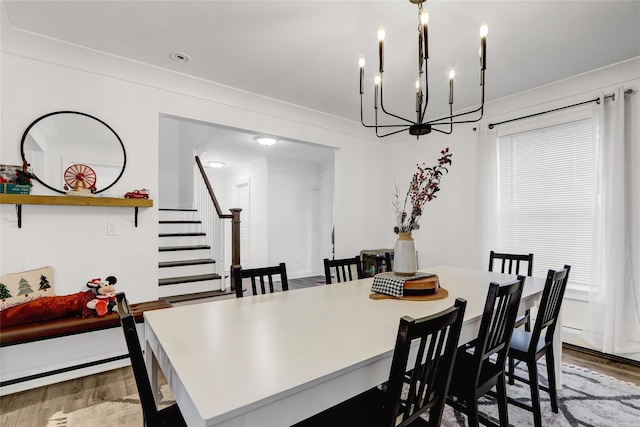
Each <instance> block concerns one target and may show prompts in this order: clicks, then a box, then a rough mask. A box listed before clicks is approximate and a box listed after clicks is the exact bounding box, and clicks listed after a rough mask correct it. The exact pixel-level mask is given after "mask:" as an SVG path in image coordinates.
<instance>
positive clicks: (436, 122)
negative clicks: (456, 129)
mask: <svg viewBox="0 0 640 427" xmlns="http://www.w3.org/2000/svg"><path fill="white" fill-rule="evenodd" d="M478 111H479V112H480V117H478V118H477V119H475V120H456V121H453V118H454V117H461V116H465V115H467V114H473V113H477V112H478ZM483 115H484V104H482V105H481V106H480V107H478V108H477V109H475V110H473V111H467V112H466V113H458V114H454V115H451V116H449V117H441V118H439V119H433V120H431V121H429V122H426V123H428V124H430V125H431V126H442V125H448V124H451V125H459V124H463V123H476V122H479V121H480V120H482V117H483ZM442 120H450V121H448V122H442Z"/></svg>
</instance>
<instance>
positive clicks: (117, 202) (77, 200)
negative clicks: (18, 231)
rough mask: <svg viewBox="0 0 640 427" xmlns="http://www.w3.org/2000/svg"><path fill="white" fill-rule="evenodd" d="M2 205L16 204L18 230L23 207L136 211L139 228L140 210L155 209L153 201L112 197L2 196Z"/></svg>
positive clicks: (0, 202)
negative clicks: (85, 207)
mask: <svg viewBox="0 0 640 427" xmlns="http://www.w3.org/2000/svg"><path fill="white" fill-rule="evenodd" d="M0 204H3V205H6V204H15V205H16V213H17V215H18V228H22V205H66V206H112V207H132V208H134V209H135V226H136V227H137V226H138V208H150V207H153V200H151V199H124V198H122V199H120V198H112V197H76V196H38V195H31V194H0Z"/></svg>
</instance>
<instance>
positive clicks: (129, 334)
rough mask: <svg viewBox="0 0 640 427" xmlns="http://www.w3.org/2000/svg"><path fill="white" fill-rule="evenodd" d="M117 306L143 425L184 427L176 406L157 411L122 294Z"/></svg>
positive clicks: (133, 327)
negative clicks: (136, 389)
mask: <svg viewBox="0 0 640 427" xmlns="http://www.w3.org/2000/svg"><path fill="white" fill-rule="evenodd" d="M116 301H117V304H118V314H119V315H120V323H121V324H122V330H123V331H124V338H125V340H126V342H127V349H128V350H129V359H130V360H131V367H132V368H133V376H134V378H135V380H136V386H137V387H138V395H139V397H140V404H141V405H142V415H143V417H144V425H145V426H147V427H156V426H158V427H160V426H167V427H180V426H186V425H187V423H186V422H185V420H184V418H183V417H182V413H181V412H180V408H178V405H177V404H175V403H174V404H173V405H170V406H167V407H166V408H162V409H160V410H159V409H158V407H157V405H156V400H155V398H154V397H153V389H152V388H151V382H150V381H149V376H148V375H147V366H146V364H145V361H144V355H143V352H142V348H141V347H140V341H139V339H138V331H137V329H136V320H135V318H134V317H133V314H132V313H131V311H130V310H129V304H128V303H127V298H126V297H125V294H124V292H119V293H117V294H116Z"/></svg>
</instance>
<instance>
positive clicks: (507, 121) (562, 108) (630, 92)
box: [489, 89, 633, 129]
mask: <svg viewBox="0 0 640 427" xmlns="http://www.w3.org/2000/svg"><path fill="white" fill-rule="evenodd" d="M632 93H633V89H627V90H625V91H624V94H625V95H630V94H632ZM604 97H605V99H606V98H611V99H613V100H614V101H615V99H616V94H615V93H612V94H610V95H605V96H604ZM591 102H596V103H598V104H600V97H598V98H594V99H590V100H589V101H583V102H578V103H577V104H572V105H567V106H566V107H560V108H554V109H553V110H547V111H542V112H540V113H535V114H529V115H528V116H522V117H516V118H515V119H510V120H505V121H503V122H498V123H489V129H493V128H494V126H498V125H501V124H504V123H509V122H515V121H517V120H522V119H528V118H530V117H535V116H541V115H543V114H547V113H553V112H555V111H560V110H565V109H567V108H573V107H578V106H580V105H584V104H589V103H591Z"/></svg>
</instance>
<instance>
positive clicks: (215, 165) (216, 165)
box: [208, 161, 225, 168]
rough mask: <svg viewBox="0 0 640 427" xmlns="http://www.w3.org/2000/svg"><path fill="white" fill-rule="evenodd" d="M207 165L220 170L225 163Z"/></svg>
mask: <svg viewBox="0 0 640 427" xmlns="http://www.w3.org/2000/svg"><path fill="white" fill-rule="evenodd" d="M208 165H209V167H212V168H221V167H223V166H224V165H225V163H224V162H218V161H215V162H209V163H208Z"/></svg>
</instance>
